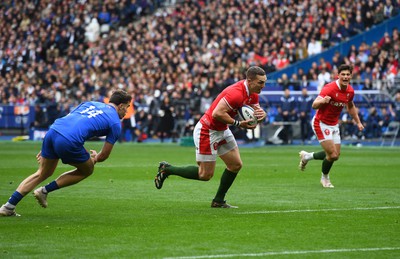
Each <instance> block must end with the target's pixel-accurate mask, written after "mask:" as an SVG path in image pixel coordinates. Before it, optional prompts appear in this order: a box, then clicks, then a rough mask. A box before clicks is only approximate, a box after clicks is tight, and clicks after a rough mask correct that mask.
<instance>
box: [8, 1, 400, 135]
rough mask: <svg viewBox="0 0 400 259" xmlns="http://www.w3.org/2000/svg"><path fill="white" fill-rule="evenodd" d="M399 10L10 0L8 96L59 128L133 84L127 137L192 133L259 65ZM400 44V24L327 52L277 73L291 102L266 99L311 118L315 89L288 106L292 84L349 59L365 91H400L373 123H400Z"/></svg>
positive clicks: (319, 79) (377, 4) (43, 123)
mask: <svg viewBox="0 0 400 259" xmlns="http://www.w3.org/2000/svg"><path fill="white" fill-rule="evenodd" d="M399 8H400V1H398V0H397V1H396V0H383V1H376V0H368V1H364V0H355V1H345V0H320V1H314V0H305V1H294V0H281V1H278V0H264V1H262V0H254V1H253V0H252V1H246V0H216V1H201V0H200V1H190V0H186V1H167V0H137V1H136V0H119V1H116V0H24V1H17V0H4V1H2V2H1V3H0V35H1V36H0V105H17V104H21V105H33V106H35V107H36V108H35V110H36V113H35V114H36V115H35V121H34V122H32V126H33V127H47V126H48V125H50V124H51V123H52V122H54V120H55V119H56V118H59V117H61V116H64V115H66V114H68V112H69V111H70V109H71V108H73V107H74V106H76V105H77V104H78V103H80V102H83V101H89V100H93V101H107V98H108V96H109V95H110V91H111V90H112V89H115V88H121V89H125V90H126V91H128V92H129V93H130V94H132V96H133V104H134V105H133V109H132V110H131V111H130V112H129V114H128V115H127V116H126V118H125V119H124V121H123V126H124V129H123V130H124V134H123V139H122V140H121V141H124V140H129V141H143V140H144V139H146V138H158V139H161V141H162V140H163V139H164V138H173V139H177V138H179V137H181V136H189V135H191V132H192V129H193V126H194V124H195V123H196V122H197V120H198V119H199V116H200V115H201V114H202V113H203V112H204V111H205V110H206V109H207V108H208V107H209V105H210V104H211V102H212V100H213V99H214V98H215V96H216V95H217V94H218V93H219V92H220V91H221V90H222V89H224V88H225V87H226V86H228V85H230V84H232V83H234V82H235V81H237V80H240V79H243V78H244V74H243V73H244V71H245V70H246V69H247V68H248V67H249V66H250V65H257V66H260V67H262V68H264V69H265V71H266V72H267V74H268V73H272V72H274V71H279V70H281V69H283V68H285V67H287V66H289V65H291V64H293V63H295V62H297V61H300V60H304V59H306V58H308V57H310V56H313V55H317V54H319V53H321V52H323V51H324V50H326V49H328V48H329V47H331V46H334V45H337V44H340V42H343V41H345V40H347V39H349V38H351V37H352V36H354V35H357V34H360V33H362V32H364V31H367V30H369V29H370V28H372V27H373V26H375V25H377V24H379V23H382V22H383V21H385V20H387V19H390V18H391V17H393V16H395V15H397V14H398V13H399V11H400V10H399ZM399 45H400V38H399V32H398V30H397V29H395V30H393V31H392V32H390V33H386V34H385V35H383V37H382V39H381V40H380V41H379V42H374V43H373V44H371V45H368V44H361V45H360V46H359V47H355V46H354V47H353V48H352V49H351V51H350V52H349V53H336V55H335V56H334V57H333V59H332V62H329V61H326V60H324V59H320V60H319V62H315V63H314V64H313V65H312V66H311V67H310V68H309V70H308V71H304V70H300V71H299V72H298V73H295V74H293V75H290V76H288V75H283V76H282V77H281V78H279V79H277V80H276V82H274V85H275V86H277V87H278V89H277V90H281V91H282V90H286V89H288V91H287V92H286V91H285V93H284V94H282V98H283V99H282V103H281V104H277V105H274V107H267V106H268V105H270V104H268V103H266V104H265V105H266V107H265V108H266V109H269V108H274V109H276V111H277V112H276V116H275V115H274V120H275V119H276V120H277V121H279V120H284V119H282V117H284V114H283V113H284V112H285V111H284V110H282V108H283V109H286V108H287V107H289V109H290V112H289V113H290V114H292V115H293V116H292V117H291V119H290V120H301V118H302V117H304V114H303V115H302V112H304V111H303V109H308V112H307V116H309V114H308V113H310V111H309V107H308V106H305V105H306V104H304V103H303V102H307V101H305V100H303V99H307V94H306V96H305V97H304V98H303V99H300V97H298V98H294V97H293V98H292V99H293V100H292V101H291V102H293V104H290V105H288V106H287V105H285V100H289V99H291V97H290V91H301V90H302V89H305V92H307V89H308V90H310V89H313V88H311V87H313V86H316V88H315V89H317V90H318V89H320V88H321V87H322V85H323V84H324V83H326V82H328V81H331V80H333V79H334V75H335V74H336V68H337V67H338V66H339V64H342V63H348V64H352V65H353V66H354V76H353V78H354V80H355V82H356V85H357V87H358V88H357V89H367V90H368V89H377V90H387V91H390V93H391V94H393V96H395V98H393V103H392V104H391V105H389V106H388V107H387V108H386V109H384V110H385V111H382V109H376V108H375V111H373V109H372V108H371V110H369V113H368V116H363V118H365V121H366V123H367V121H368V120H369V119H371V121H372V120H374V122H371V123H370V124H369V125H372V123H375V124H376V123H377V125H379V127H384V123H385V122H384V121H385V120H387V119H389V120H400V93H398V94H397V91H398V90H399V89H400V86H398V85H396V83H395V82H396V79H398V78H399V69H398V67H399V59H400V50H399ZM379 79H384V82H386V83H385V84H384V85H382V83H379V82H382V81H380V80H379ZM384 88H385V89H384ZM266 90H268V83H267V86H266ZM308 99H309V98H308ZM308 99H307V100H308ZM308 101H309V100H308ZM302 103H303V104H302ZM369 114H376V115H377V116H378V117H379V118H372V116H369ZM275 117H276V118H275ZM370 117H371V118H370ZM387 117H389V118H387ZM269 119H270V118H269ZM350 120H351V119H350ZM376 121H377V122H376ZM270 122H271V121H269V120H268V121H266V123H270ZM368 123H369V122H368ZM349 125H351V123H349ZM366 125H367V124H366ZM374 127H375V126H374ZM374 127H373V129H372V130H371V132H372V133H371V132H370V131H369V130H368V131H367V132H366V133H365V134H364V137H371V138H372V137H378V136H379V135H380V132H381V129H379V130H375V128H374ZM350 128H351V127H350ZM125 131H128V132H130V133H129V136H127V135H126V134H125ZM345 132H348V133H346V134H348V135H349V136H352V135H353V132H351V129H346V131H345ZM131 133H132V134H131ZM309 137H310V136H309V134H308V135H307V138H309Z"/></svg>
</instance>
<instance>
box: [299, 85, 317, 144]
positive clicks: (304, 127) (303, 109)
mask: <svg viewBox="0 0 400 259" xmlns="http://www.w3.org/2000/svg"><path fill="white" fill-rule="evenodd" d="M312 102H313V98H312V97H311V96H309V95H308V91H307V88H305V87H304V88H303V89H302V90H301V96H299V97H298V98H297V105H298V115H299V118H300V134H301V142H302V143H303V144H304V142H305V141H307V140H309V138H310V136H311V132H312V131H311V125H310V113H311V109H312V108H311V106H312Z"/></svg>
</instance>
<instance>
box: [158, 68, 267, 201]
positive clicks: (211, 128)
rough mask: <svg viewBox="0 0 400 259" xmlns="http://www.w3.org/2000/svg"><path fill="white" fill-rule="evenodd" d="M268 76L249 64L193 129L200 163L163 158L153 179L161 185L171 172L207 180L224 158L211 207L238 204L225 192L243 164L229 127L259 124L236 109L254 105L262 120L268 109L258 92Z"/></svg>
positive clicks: (260, 69) (251, 127)
mask: <svg viewBox="0 0 400 259" xmlns="http://www.w3.org/2000/svg"><path fill="white" fill-rule="evenodd" d="M266 80H267V76H266V74H265V71H264V70H263V69H262V68H260V67H256V66H253V67H250V68H249V69H248V70H247V72H246V79H245V80H241V81H238V82H236V83H235V84H233V85H230V86H228V87H227V88H225V89H224V90H223V91H222V92H221V93H220V94H219V95H218V96H217V98H216V99H215V100H214V101H213V103H212V104H211V106H210V108H209V109H208V110H207V111H206V112H205V114H204V115H203V116H202V118H201V119H200V121H199V122H198V123H197V124H196V127H195V129H194V131H193V139H194V143H195V145H196V161H197V166H180V167H178V166H173V165H170V164H169V163H167V162H165V161H164V162H161V163H160V164H159V167H158V172H157V175H156V177H155V180H154V183H155V185H156V188H157V189H161V188H162V186H163V182H164V180H165V179H167V177H168V176H170V175H178V176H181V177H184V178H187V179H194V180H201V181H208V180H210V179H211V178H212V177H213V175H214V170H215V164H216V160H217V156H219V157H220V158H221V159H222V161H224V163H225V165H226V168H225V170H224V172H223V174H222V176H221V181H220V185H219V188H218V191H217V194H216V195H215V197H214V199H213V200H212V202H211V207H212V208H237V207H236V206H232V205H229V204H228V203H226V201H225V200H224V199H225V195H226V193H227V191H228V189H229V188H230V187H231V185H232V183H233V181H234V180H235V178H236V175H237V174H238V172H239V171H240V169H241V168H242V160H241V158H240V154H239V149H238V146H237V143H236V140H235V137H234V135H233V134H232V132H231V130H230V129H229V127H228V126H229V125H233V126H236V127H240V128H245V129H254V128H255V127H256V126H257V124H254V123H252V122H253V121H252V120H247V121H238V120H235V119H234V118H235V116H236V114H237V110H238V109H239V108H240V107H242V106H243V105H249V106H251V107H253V108H254V115H255V116H256V117H257V120H258V122H262V121H263V120H264V119H265V117H266V113H265V112H264V110H263V109H262V108H261V107H260V105H259V96H258V95H259V94H260V92H261V90H262V89H263V87H264V86H265V82H266Z"/></svg>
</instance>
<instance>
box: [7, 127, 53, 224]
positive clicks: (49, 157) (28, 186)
mask: <svg viewBox="0 0 400 259" xmlns="http://www.w3.org/2000/svg"><path fill="white" fill-rule="evenodd" d="M53 137H54V131H52V130H50V131H48V132H47V134H46V137H45V138H44V140H43V143H42V149H41V151H40V152H39V154H38V155H37V156H36V157H37V159H38V162H39V168H38V170H37V171H36V172H35V173H34V174H32V175H30V176H28V177H27V178H25V180H23V181H22V182H21V183H20V185H19V186H18V188H17V190H16V191H15V192H14V193H13V194H12V195H11V197H10V199H9V200H8V202H7V203H6V204H4V205H3V206H2V207H1V208H0V215H2V216H17V215H18V214H16V213H15V207H16V205H17V204H18V203H19V202H20V201H21V200H22V199H23V198H24V197H25V196H26V194H28V193H29V192H31V191H32V190H33V189H34V188H35V187H36V186H37V185H38V184H40V183H41V182H43V181H44V180H46V179H47V178H48V177H50V176H51V175H52V174H53V173H54V171H55V169H56V167H57V163H58V157H57V154H56V153H55V152H54V149H53ZM43 154H45V157H44V156H43Z"/></svg>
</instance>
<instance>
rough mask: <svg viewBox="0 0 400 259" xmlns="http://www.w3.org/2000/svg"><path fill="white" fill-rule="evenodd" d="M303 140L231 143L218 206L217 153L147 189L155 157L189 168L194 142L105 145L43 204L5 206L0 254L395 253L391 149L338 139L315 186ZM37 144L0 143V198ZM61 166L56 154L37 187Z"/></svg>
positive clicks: (394, 155) (399, 227) (398, 240)
mask: <svg viewBox="0 0 400 259" xmlns="http://www.w3.org/2000/svg"><path fill="white" fill-rule="evenodd" d="M101 145H102V143H99V142H89V143H87V145H86V148H87V149H96V150H99V148H101ZM303 148H305V149H306V150H309V151H312V150H315V151H318V150H319V147H317V146H311V147H310V146H306V147H300V146H297V147H296V146H288V147H273V146H268V147H262V148H241V155H242V160H243V162H244V166H243V169H242V171H241V173H240V174H239V176H238V177H237V178H236V181H235V183H234V184H233V186H232V188H231V190H230V191H229V193H228V195H227V197H226V198H227V200H228V202H229V203H231V204H234V205H238V206H239V209H236V210H234V209H232V210H224V209H212V208H210V202H211V199H212V198H213V196H214V194H215V192H216V190H217V187H218V184H219V179H220V176H221V172H222V171H223V169H224V167H223V162H222V161H221V160H218V161H217V169H216V172H215V176H214V178H213V179H212V180H211V181H209V182H200V181H193V180H186V179H183V178H180V177H176V176H171V177H170V178H169V179H167V180H166V182H165V184H164V186H163V189H161V190H157V189H156V188H155V187H154V183H153V180H154V176H155V173H156V171H157V167H158V162H159V161H162V160H167V161H169V162H170V163H172V164H174V165H189V164H193V163H194V149H193V148H192V147H179V146H176V145H173V144H145V145H143V144H133V143H132V144H131V143H124V144H117V145H116V146H115V147H114V151H113V153H112V154H111V157H110V158H109V160H107V161H106V162H104V163H100V164H98V165H97V166H96V168H95V173H94V175H92V176H91V177H89V178H88V179H86V180H84V181H83V182H81V183H79V184H77V185H74V186H71V187H68V188H65V189H61V190H58V191H56V192H53V193H51V194H50V195H49V196H48V201H49V207H48V208H47V209H43V208H41V207H40V206H39V205H38V204H36V201H35V200H34V198H33V196H32V194H29V195H28V196H27V197H25V199H23V200H22V201H21V202H20V204H19V205H18V207H17V212H18V213H20V214H21V215H22V216H21V217H0V230H1V231H0V233H1V241H0V257H2V258H18V257H26V258H39V257H43V256H50V257H56V258H164V257H170V258H179V257H185V256H187V258H222V257H225V258H226V257H229V258H243V257H274V258H396V257H397V258H398V257H400V222H399V221H400V184H399V182H400V169H399V168H400V159H399V156H400V149H399V148H378V147H376V148H373V147H362V148H354V147H342V157H341V159H340V160H339V161H338V162H337V163H335V164H334V166H333V168H332V171H331V172H332V174H331V180H332V183H333V184H334V185H335V188H334V189H323V188H322V187H321V186H320V184H319V178H320V170H321V161H311V162H310V163H309V164H308V165H307V170H306V172H304V173H301V172H300V171H298V169H297V166H298V162H299V160H298V151H299V150H301V149H303ZM39 149H40V143H39V142H35V143H34V142H21V143H11V142H0V199H1V201H0V202H2V203H5V202H6V201H7V199H8V197H9V196H10V194H11V193H12V192H13V191H14V190H15V189H16V188H17V186H18V184H19V183H20V182H21V181H22V180H23V179H24V178H25V177H26V176H28V175H29V174H30V173H33V172H34V171H35V170H36V168H37V164H36V159H35V155H36V153H37V151H38V150H39ZM70 169H71V167H70V166H67V165H63V164H61V162H60V164H59V167H58V168H57V170H56V172H55V174H54V175H53V176H52V177H51V178H50V179H48V181H46V182H45V183H47V182H49V181H50V180H53V179H55V178H56V177H57V176H58V175H59V174H60V173H62V172H64V171H66V170H70ZM325 209H328V210H325ZM330 209H333V210H330Z"/></svg>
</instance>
